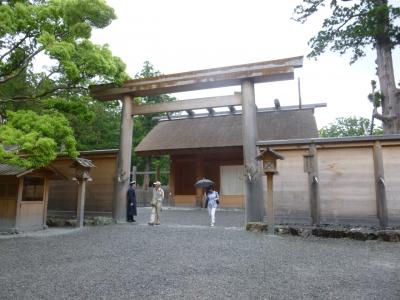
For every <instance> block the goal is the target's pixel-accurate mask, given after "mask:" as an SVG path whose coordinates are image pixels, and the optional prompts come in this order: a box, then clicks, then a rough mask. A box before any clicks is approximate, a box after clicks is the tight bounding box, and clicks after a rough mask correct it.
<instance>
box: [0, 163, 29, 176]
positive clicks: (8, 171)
mask: <svg viewBox="0 0 400 300" xmlns="http://www.w3.org/2000/svg"><path fill="white" fill-rule="evenodd" d="M29 170H30V169H27V168H24V167H18V166H12V165H7V164H0V176H10V175H11V176H18V175H19V174H22V173H25V172H27V171H29Z"/></svg>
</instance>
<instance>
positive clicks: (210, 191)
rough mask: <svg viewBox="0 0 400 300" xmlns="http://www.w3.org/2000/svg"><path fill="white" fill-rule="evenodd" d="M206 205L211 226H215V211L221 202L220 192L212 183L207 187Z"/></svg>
mask: <svg viewBox="0 0 400 300" xmlns="http://www.w3.org/2000/svg"><path fill="white" fill-rule="evenodd" d="M205 196H206V207H207V209H208V215H209V216H210V219H211V220H210V221H211V223H210V226H211V227H214V225H215V211H216V210H217V207H218V204H219V194H218V192H217V191H216V190H214V186H213V185H210V186H209V187H207V189H206V195H205Z"/></svg>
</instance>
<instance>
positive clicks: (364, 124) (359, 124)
mask: <svg viewBox="0 0 400 300" xmlns="http://www.w3.org/2000/svg"><path fill="white" fill-rule="evenodd" d="M370 127H371V122H370V120H368V119H367V118H362V117H361V118H357V117H348V118H343V117H341V118H337V119H336V121H335V122H333V123H330V124H329V125H328V126H324V127H322V128H321V129H320V130H319V135H320V136H321V137H345V136H363V135H367V134H368V132H369V130H370ZM378 134H382V128H376V129H374V131H373V135H378Z"/></svg>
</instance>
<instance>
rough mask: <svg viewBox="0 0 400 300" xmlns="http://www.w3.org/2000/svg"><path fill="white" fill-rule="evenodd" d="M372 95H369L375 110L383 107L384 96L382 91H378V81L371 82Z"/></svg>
mask: <svg viewBox="0 0 400 300" xmlns="http://www.w3.org/2000/svg"><path fill="white" fill-rule="evenodd" d="M371 88H372V93H370V94H368V100H369V101H370V102H371V103H372V105H373V106H374V108H378V107H381V106H382V100H383V95H382V93H381V92H380V91H377V90H376V81H375V80H371Z"/></svg>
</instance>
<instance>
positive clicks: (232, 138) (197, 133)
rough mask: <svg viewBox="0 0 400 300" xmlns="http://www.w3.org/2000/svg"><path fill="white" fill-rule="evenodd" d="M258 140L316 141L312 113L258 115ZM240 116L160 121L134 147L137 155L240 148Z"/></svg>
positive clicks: (306, 110) (287, 112) (261, 113)
mask: <svg viewBox="0 0 400 300" xmlns="http://www.w3.org/2000/svg"><path fill="white" fill-rule="evenodd" d="M257 125H258V140H282V139H299V138H311V137H318V129H317V124H316V122H315V117H314V112H313V110H312V109H302V110H288V111H272V112H258V113H257ZM242 146H243V142H242V116H241V115H226V116H214V117H204V118H187V119H182V120H171V121H163V122H160V123H159V124H157V126H156V127H154V128H153V129H152V130H151V131H150V132H149V134H147V136H146V137H145V138H144V139H143V140H142V141H141V142H140V144H139V145H138V146H137V147H136V149H135V152H136V153H137V154H139V155H152V154H170V153H174V152H176V151H177V150H183V149H207V148H208V149H209V148H225V147H242Z"/></svg>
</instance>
